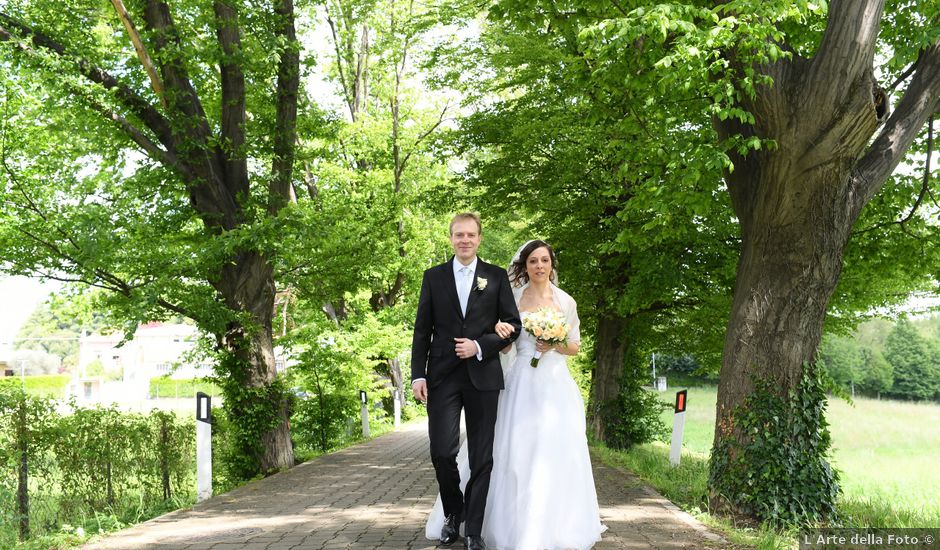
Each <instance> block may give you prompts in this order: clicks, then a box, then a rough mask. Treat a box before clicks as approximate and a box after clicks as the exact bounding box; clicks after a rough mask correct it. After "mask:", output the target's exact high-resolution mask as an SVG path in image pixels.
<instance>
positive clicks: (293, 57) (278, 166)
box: [268, 0, 300, 215]
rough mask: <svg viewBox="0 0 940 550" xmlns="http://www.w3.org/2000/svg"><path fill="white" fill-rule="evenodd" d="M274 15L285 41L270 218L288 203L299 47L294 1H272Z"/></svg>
mask: <svg viewBox="0 0 940 550" xmlns="http://www.w3.org/2000/svg"><path fill="white" fill-rule="evenodd" d="M274 11H275V13H276V14H277V16H278V18H279V19H280V22H279V23H280V25H279V28H278V35H279V36H280V37H281V38H283V39H284V41H283V43H284V48H283V49H282V50H281V52H280V54H281V55H280V60H279V61H278V67H277V91H276V96H275V105H276V109H277V110H276V115H275V122H274V160H273V163H272V164H273V165H272V167H271V171H272V174H271V184H270V195H269V197H268V212H269V213H270V214H272V215H274V214H277V212H278V211H279V210H280V209H281V208H283V207H284V206H285V205H287V204H288V203H289V202H290V195H291V177H292V176H293V170H294V152H295V149H296V146H295V143H296V137H297V91H298V89H299V87H300V44H299V43H298V42H297V35H296V33H295V31H294V2H293V0H275V8H274Z"/></svg>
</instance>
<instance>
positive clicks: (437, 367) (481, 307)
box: [411, 257, 522, 391]
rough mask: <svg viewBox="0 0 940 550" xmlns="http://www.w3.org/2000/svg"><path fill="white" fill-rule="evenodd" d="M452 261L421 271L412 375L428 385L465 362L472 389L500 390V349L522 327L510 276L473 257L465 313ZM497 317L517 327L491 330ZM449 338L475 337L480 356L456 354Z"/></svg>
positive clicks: (502, 270) (517, 334) (501, 373)
mask: <svg viewBox="0 0 940 550" xmlns="http://www.w3.org/2000/svg"><path fill="white" fill-rule="evenodd" d="M453 262H454V258H453V257H451V259H450V261H448V262H447V263H444V264H441V265H438V266H434V267H432V268H430V269H428V270H427V271H425V272H424V279H423V280H422V282H421V296H420V298H419V299H418V313H417V315H416V317H415V325H414V337H413V338H412V342H411V379H412V381H413V380H415V379H418V378H425V379H427V382H428V387H429V388H433V387H434V386H436V385H438V384H440V383H441V381H442V380H444V378H446V377H447V375H448V374H450V373H451V372H452V371H453V370H454V369H455V368H457V367H458V366H459V365H461V364H462V363H466V364H467V368H468V371H469V374H470V380H471V382H473V385H474V387H475V388H476V389H478V390H484V391H485V390H501V389H503V370H502V368H501V367H500V365H499V351H500V350H501V349H503V348H504V347H506V346H507V345H509V344H511V343H512V342H513V340H515V339H516V338H517V337H518V336H519V331H520V330H521V328H522V322H521V321H520V320H519V310H518V309H517V308H516V302H515V300H514V299H513V296H512V288H511V287H510V285H509V277H508V276H507V275H506V270H505V269H503V268H501V267H498V266H495V265H492V264H488V263H486V262H484V261H483V260H480V259H479V258H478V259H477V270H476V274H475V278H474V279H475V280H474V282H473V285H472V286H471V290H470V297H469V298H468V300H467V315H466V317H464V316H463V315H461V313H460V300H459V299H458V298H457V285H456V282H455V281H454V268H453ZM480 278H483V279H486V282H487V284H486V288H485V289H483V290H479V289H478V286H477V285H478V282H479V279H480ZM498 321H503V322H504V323H509V324H511V325H513V326H514V327H515V328H516V330H515V331H514V332H513V333H512V335H511V336H510V337H509V338H508V339H505V340H504V339H502V338H500V337H499V335H498V334H496V332H495V327H496V323H497V322H498ZM454 338H469V339H471V340H476V341H477V342H478V343H479V344H480V350H481V351H482V352H483V360H482V361H478V360H477V358H476V357H471V358H469V359H460V358H458V357H457V351H456V347H455V346H456V344H455V342H454Z"/></svg>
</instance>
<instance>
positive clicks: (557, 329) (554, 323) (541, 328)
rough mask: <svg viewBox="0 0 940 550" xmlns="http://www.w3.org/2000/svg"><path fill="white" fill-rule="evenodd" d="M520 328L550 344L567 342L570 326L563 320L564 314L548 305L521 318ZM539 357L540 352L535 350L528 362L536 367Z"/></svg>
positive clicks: (540, 355)
mask: <svg viewBox="0 0 940 550" xmlns="http://www.w3.org/2000/svg"><path fill="white" fill-rule="evenodd" d="M522 328H524V329H525V330H527V331H528V332H529V334H531V335H532V336H534V337H535V338H536V339H538V340H541V341H542V342H544V343H546V344H548V345H550V346H554V345H558V344H567V343H568V331H569V330H571V326H570V325H569V324H568V323H566V322H565V315H564V314H563V313H562V312H560V311H558V310H557V309H554V308H550V307H540V308H538V309H537V310H535V311H534V312H532V313H530V314H529V315H526V317H525V319H523V320H522ZM541 357H542V353H541V352H539V351H536V352H535V356H534V357H532V360H531V361H530V362H529V364H530V365H532V366H533V367H537V366H538V365H539V359H540V358H541Z"/></svg>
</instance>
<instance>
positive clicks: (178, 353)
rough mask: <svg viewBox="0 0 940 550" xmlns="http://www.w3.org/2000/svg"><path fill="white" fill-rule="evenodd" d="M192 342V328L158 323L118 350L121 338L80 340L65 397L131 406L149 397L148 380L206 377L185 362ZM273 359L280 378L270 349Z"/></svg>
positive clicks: (198, 366) (204, 370)
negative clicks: (76, 366)
mask: <svg viewBox="0 0 940 550" xmlns="http://www.w3.org/2000/svg"><path fill="white" fill-rule="evenodd" d="M198 338H199V331H198V329H197V328H196V327H195V326H193V325H187V324H180V323H158V322H153V323H147V324H144V325H140V326H139V327H138V328H137V331H136V332H135V333H134V338H133V339H131V340H129V341H127V342H125V343H124V345H120V343H121V342H122V341H123V339H124V334H123V333H111V334H90V335H86V336H82V337H81V338H80V339H79V351H78V368H77V369H76V371H77V372H76V373H75V376H74V377H73V379H72V382H71V384H70V386H69V395H71V396H74V397H75V398H76V399H77V400H79V401H85V402H121V401H137V400H142V399H147V398H148V397H149V393H150V380H151V379H153V378H158V377H161V376H169V377H170V378H172V379H176V380H189V379H193V378H203V377H206V376H211V375H212V365H211V364H209V363H196V362H195V361H193V360H192V359H191V358H189V357H188V355H189V352H191V351H192V350H193V349H194V348H195V346H196V341H197V339H198ZM275 354H276V355H277V356H278V359H277V361H276V363H275V364H276V368H277V370H278V372H280V371H281V370H283V369H284V361H283V360H282V359H280V356H281V349H280V348H276V349H275ZM108 379H111V380H112V381H110V382H109V381H108Z"/></svg>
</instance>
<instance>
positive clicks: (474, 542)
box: [464, 535, 486, 550]
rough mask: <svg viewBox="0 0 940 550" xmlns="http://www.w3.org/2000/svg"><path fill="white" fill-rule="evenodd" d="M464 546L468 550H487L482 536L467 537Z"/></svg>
mask: <svg viewBox="0 0 940 550" xmlns="http://www.w3.org/2000/svg"><path fill="white" fill-rule="evenodd" d="M464 545H465V548H466V549H467V550H486V543H485V542H483V537H481V536H480V535H467V538H465V539H464Z"/></svg>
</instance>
